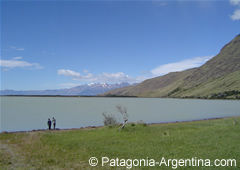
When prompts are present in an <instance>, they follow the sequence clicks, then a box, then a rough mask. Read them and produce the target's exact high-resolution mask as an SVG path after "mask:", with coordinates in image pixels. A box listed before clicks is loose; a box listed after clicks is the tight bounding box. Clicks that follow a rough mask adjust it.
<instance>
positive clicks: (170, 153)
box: [0, 117, 240, 169]
mask: <svg viewBox="0 0 240 170" xmlns="http://www.w3.org/2000/svg"><path fill="white" fill-rule="evenodd" d="M234 119H235V118H227V119H216V120H205V121H195V122H179V123H169V124H157V125H148V126H143V125H139V124H136V125H134V126H133V125H131V124H129V125H126V127H125V128H124V129H123V130H122V131H121V132H119V131H118V128H117V127H116V128H107V127H103V128H97V129H82V130H68V131H44V132H26V133H13V134H11V133H7V134H0V140H1V143H3V144H5V145H7V146H8V147H10V148H12V149H13V150H14V152H15V153H16V155H14V154H13V153H9V152H8V151H7V150H1V152H0V169H10V168H11V167H12V166H13V164H14V161H15V162H18V164H16V165H19V169H31V168H34V169H44V168H47V169H71V168H72V169H111V168H110V167H109V166H107V165H105V166H104V167H102V166H101V158H102V157H108V158H109V159H116V158H119V159H148V160H150V159H155V160H156V161H160V160H161V159H162V157H164V158H166V159H192V158H198V159H210V160H211V161H214V160H215V159H235V160H236V162H237V166H236V167H222V168H221V167H201V168H202V169H214V168H215V169H219V168H220V169H227V168H231V169H239V168H240V147H239V146H240V143H239V141H240V125H234ZM237 119H238V122H240V118H239V117H238V118H237ZM12 155H13V156H15V157H16V160H12V159H11V157H12ZM93 156H94V157H96V158H98V159H99V163H98V166H96V167H91V166H90V165H89V163H88V160H89V158H90V157H93ZM17 158H19V159H20V158H21V159H20V160H17ZM20 162H21V163H20ZM115 168H116V167H115ZM118 168H119V169H126V167H118ZM154 168H156V169H159V167H158V166H156V167H146V168H145V169H154ZM193 168H195V169H199V167H193V166H191V167H178V168H177V169H193ZM132 169H140V167H133V168H132ZM142 169H144V168H143V167H142ZM161 169H172V167H165V166H162V167H161Z"/></svg>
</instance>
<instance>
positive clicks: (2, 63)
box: [0, 58, 43, 69]
mask: <svg viewBox="0 0 240 170" xmlns="http://www.w3.org/2000/svg"><path fill="white" fill-rule="evenodd" d="M18 59H20V58H18ZM18 59H14V58H13V59H11V60H0V67H4V68H8V69H11V68H17V67H20V68H32V69H42V68H43V67H42V66H41V65H40V64H38V63H29V62H26V61H20V60H18Z"/></svg>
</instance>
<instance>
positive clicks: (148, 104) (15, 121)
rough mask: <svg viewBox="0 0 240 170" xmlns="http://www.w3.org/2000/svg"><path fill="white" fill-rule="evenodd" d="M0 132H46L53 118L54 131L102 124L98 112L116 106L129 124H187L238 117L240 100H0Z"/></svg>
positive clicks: (25, 98)
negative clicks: (41, 130) (121, 107)
mask: <svg viewBox="0 0 240 170" xmlns="http://www.w3.org/2000/svg"><path fill="white" fill-rule="evenodd" d="M0 100H1V116H0V122H1V126H0V128H1V129H0V131H1V132H2V131H24V130H33V129H47V120H48V118H51V119H52V117H55V118H56V120H57V126H56V127H57V128H60V129H65V128H66V129H68V128H80V127H86V126H101V125H103V116H102V113H103V112H106V113H107V114H113V115H114V116H116V117H117V119H118V120H119V121H120V122H122V116H121V114H120V113H119V112H117V110H116V106H117V105H118V104H120V105H122V106H123V107H126V108H127V111H128V112H127V113H128V115H129V118H128V119H129V121H130V122H131V121H132V122H137V121H140V120H143V121H144V122H146V123H163V122H175V121H191V120H200V119H209V118H222V117H231V116H240V101H235V100H198V99H162V98H97V97H0Z"/></svg>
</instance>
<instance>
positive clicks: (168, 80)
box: [104, 35, 240, 98]
mask: <svg viewBox="0 0 240 170" xmlns="http://www.w3.org/2000/svg"><path fill="white" fill-rule="evenodd" d="M104 95H105V96H138V97H179V98H240V35H238V36H236V37H235V38H234V39H233V40H232V41H231V42H229V43H228V44H226V45H225V46H224V47H223V48H222V49H221V51H220V53H219V54H218V55H216V56H215V57H213V58H212V59H211V60H209V61H208V62H206V63H205V64H204V65H202V66H201V67H198V68H194V69H189V70H185V71H181V72H173V73H168V74H166V75H164V76H160V77H156V78H152V79H148V80H145V81H143V82H142V83H140V84H138V85H135V86H129V87H125V88H120V89H115V90H112V91H108V92H106V93H104Z"/></svg>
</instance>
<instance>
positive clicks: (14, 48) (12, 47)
mask: <svg viewBox="0 0 240 170" xmlns="http://www.w3.org/2000/svg"><path fill="white" fill-rule="evenodd" d="M9 48H11V49H13V50H17V51H24V50H25V49H24V48H18V47H15V46H9Z"/></svg>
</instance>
